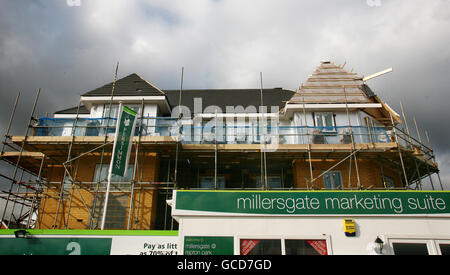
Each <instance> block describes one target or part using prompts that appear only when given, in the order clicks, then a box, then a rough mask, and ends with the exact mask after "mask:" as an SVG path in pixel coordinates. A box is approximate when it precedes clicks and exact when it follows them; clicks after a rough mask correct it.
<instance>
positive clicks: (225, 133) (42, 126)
mask: <svg viewBox="0 0 450 275" xmlns="http://www.w3.org/2000/svg"><path fill="white" fill-rule="evenodd" d="M116 120H117V119H116V118H106V117H103V118H78V119H72V118H48V117H42V118H40V119H39V121H38V123H37V124H36V125H34V126H33V130H34V131H33V135H35V136H72V134H73V135H75V136H104V135H105V134H108V135H113V134H114V132H115V126H116ZM73 129H74V131H73ZM139 130H140V131H141V132H140V134H141V136H170V137H179V140H180V141H181V142H182V143H184V144H216V143H218V144H261V143H265V144H351V143H352V141H353V142H354V143H355V144H358V143H388V142H394V141H395V137H394V135H392V134H391V133H390V131H388V130H387V128H385V127H366V126H336V127H312V126H283V125H279V123H278V125H275V126H273V125H272V124H271V125H267V126H265V127H262V126H261V125H258V124H256V123H253V124H252V123H250V124H249V125H246V126H236V125H214V124H212V123H207V124H205V125H204V126H193V125H186V124H183V123H181V121H180V120H178V118H171V117H144V118H142V119H140V118H138V120H137V123H136V130H135V135H136V136H137V135H139ZM396 130H398V131H397V139H398V140H397V141H398V142H399V144H400V145H401V146H403V147H404V148H407V149H410V150H414V151H417V152H418V153H419V154H423V155H425V156H426V158H427V159H431V156H432V149H431V148H429V147H427V146H425V145H424V144H422V143H421V142H419V141H417V140H416V139H415V138H413V137H411V136H409V135H407V134H406V133H405V132H404V131H402V130H400V129H398V128H396Z"/></svg>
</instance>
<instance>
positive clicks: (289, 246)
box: [285, 240, 328, 255]
mask: <svg viewBox="0 0 450 275" xmlns="http://www.w3.org/2000/svg"><path fill="white" fill-rule="evenodd" d="M285 249H286V255H328V251H327V243H326V241H325V240H285Z"/></svg>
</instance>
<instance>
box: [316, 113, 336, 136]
mask: <svg viewBox="0 0 450 275" xmlns="http://www.w3.org/2000/svg"><path fill="white" fill-rule="evenodd" d="M314 120H315V122H316V127H318V128H319V130H321V131H324V132H335V131H336V125H335V123H334V117H333V113H328V112H327V113H314Z"/></svg>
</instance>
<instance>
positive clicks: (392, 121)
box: [389, 112, 409, 188]
mask: <svg viewBox="0 0 450 275" xmlns="http://www.w3.org/2000/svg"><path fill="white" fill-rule="evenodd" d="M389 117H390V118H391V123H392V130H393V131H394V136H395V144H396V145H397V150H398V155H399V157H400V163H401V165H402V171H403V176H404V177H405V188H408V186H409V184H408V177H407V176H406V171H405V164H404V163H403V157H402V150H401V149H400V144H399V143H398V136H397V131H396V127H395V125H394V119H393V118H392V114H391V112H389Z"/></svg>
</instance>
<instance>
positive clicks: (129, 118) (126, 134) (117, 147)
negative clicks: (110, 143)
mask: <svg viewBox="0 0 450 275" xmlns="http://www.w3.org/2000/svg"><path fill="white" fill-rule="evenodd" d="M117 120H118V122H117V126H116V135H115V139H114V149H113V156H112V165H111V174H114V175H118V176H121V177H124V176H125V174H126V171H127V167H128V161H129V158H130V152H131V145H132V144H133V136H134V128H135V126H136V112H135V111H133V110H131V109H130V108H128V107H127V106H123V108H122V109H121V110H120V115H119V118H118V119H117Z"/></svg>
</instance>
